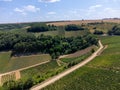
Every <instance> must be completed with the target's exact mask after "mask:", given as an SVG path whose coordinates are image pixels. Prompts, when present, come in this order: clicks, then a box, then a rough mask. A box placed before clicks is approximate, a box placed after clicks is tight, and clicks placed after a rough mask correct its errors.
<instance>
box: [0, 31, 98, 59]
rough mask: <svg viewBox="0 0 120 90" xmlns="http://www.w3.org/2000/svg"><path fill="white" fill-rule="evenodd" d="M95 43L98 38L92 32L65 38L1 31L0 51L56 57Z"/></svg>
mask: <svg viewBox="0 0 120 90" xmlns="http://www.w3.org/2000/svg"><path fill="white" fill-rule="evenodd" d="M94 44H95V45H97V39H96V38H95V37H93V36H92V35H91V34H90V35H84V36H79V37H69V38H65V37H60V36H55V37H52V36H45V35H40V36H38V37H35V35H34V34H31V33H7V32H5V33H0V51H3V50H12V56H13V55H14V56H17V55H26V54H27V55H29V54H34V53H44V54H45V53H47V54H50V55H51V56H52V58H53V59H55V58H57V57H58V56H60V55H64V54H69V53H73V52H76V51H77V50H81V49H84V48H86V47H88V46H91V45H94Z"/></svg>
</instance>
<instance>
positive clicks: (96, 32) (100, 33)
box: [93, 30, 103, 35]
mask: <svg viewBox="0 0 120 90" xmlns="http://www.w3.org/2000/svg"><path fill="white" fill-rule="evenodd" d="M93 34H97V35H102V34H103V31H99V30H95V31H94V33H93Z"/></svg>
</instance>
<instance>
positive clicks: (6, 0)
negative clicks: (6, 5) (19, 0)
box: [0, 0, 13, 2]
mask: <svg viewBox="0 0 120 90" xmlns="http://www.w3.org/2000/svg"><path fill="white" fill-rule="evenodd" d="M0 1H5V2H11V1H13V0H0Z"/></svg>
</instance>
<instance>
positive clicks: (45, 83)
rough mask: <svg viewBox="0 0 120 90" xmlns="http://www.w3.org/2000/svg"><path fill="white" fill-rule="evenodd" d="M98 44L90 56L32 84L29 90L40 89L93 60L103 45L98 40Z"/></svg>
mask: <svg viewBox="0 0 120 90" xmlns="http://www.w3.org/2000/svg"><path fill="white" fill-rule="evenodd" d="M99 45H100V48H99V49H98V50H97V51H96V52H94V53H93V54H92V55H91V56H90V57H88V58H87V59H85V60H84V61H83V62H81V63H79V64H77V65H75V66H73V67H71V68H69V69H67V70H66V71H64V72H62V73H60V74H58V75H56V76H54V77H52V78H50V79H48V80H46V81H44V82H42V83H40V84H38V85H36V86H33V87H32V88H31V89H30V90H40V89H42V88H44V87H46V86H48V85H50V84H52V83H54V82H55V81H57V80H59V79H61V78H62V77H64V76H66V75H68V74H70V73H71V72H73V71H75V70H76V69H78V68H80V67H82V66H84V65H85V64H87V63H88V62H90V61H91V60H93V59H94V58H95V57H96V56H98V54H99V52H101V51H102V50H103V48H104V47H103V45H102V43H101V42H100V41H99Z"/></svg>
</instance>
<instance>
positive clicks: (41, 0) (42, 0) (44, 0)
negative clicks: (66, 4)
mask: <svg viewBox="0 0 120 90" xmlns="http://www.w3.org/2000/svg"><path fill="white" fill-rule="evenodd" d="M38 1H39V2H45V3H54V2H59V1H60V0H38Z"/></svg>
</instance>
